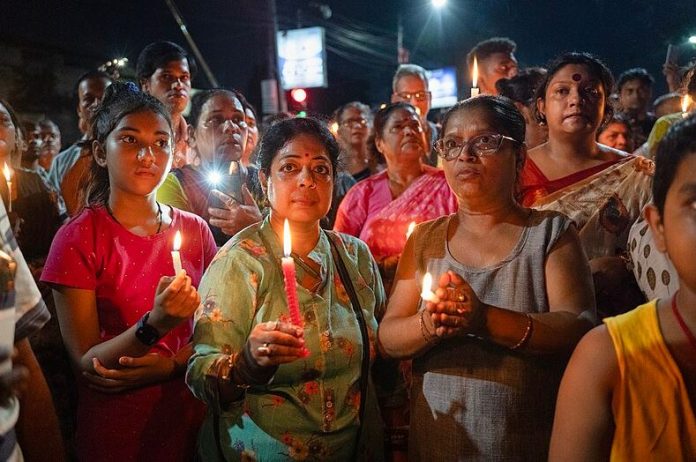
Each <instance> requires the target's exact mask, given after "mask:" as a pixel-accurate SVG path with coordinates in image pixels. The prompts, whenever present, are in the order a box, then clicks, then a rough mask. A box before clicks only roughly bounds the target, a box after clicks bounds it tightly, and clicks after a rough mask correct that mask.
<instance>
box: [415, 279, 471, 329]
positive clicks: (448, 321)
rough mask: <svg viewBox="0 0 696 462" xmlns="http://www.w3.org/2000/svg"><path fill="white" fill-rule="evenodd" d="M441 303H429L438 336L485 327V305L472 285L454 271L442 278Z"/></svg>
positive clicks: (440, 285)
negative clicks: (483, 321) (483, 324)
mask: <svg viewBox="0 0 696 462" xmlns="http://www.w3.org/2000/svg"><path fill="white" fill-rule="evenodd" d="M435 295H437V298H438V301H437V302H435V303H433V302H428V303H426V309H427V310H428V312H430V316H431V319H432V321H433V324H434V325H435V333H436V335H437V336H438V337H453V336H455V335H460V334H468V333H472V332H476V331H477V330H478V329H479V328H480V327H481V326H480V324H481V320H482V316H483V310H484V308H485V305H484V304H483V303H482V302H481V301H480V300H479V299H478V297H477V296H476V293H474V291H473V289H472V288H471V286H470V285H469V284H468V283H467V282H466V281H465V280H464V279H462V277H461V276H459V275H458V274H456V273H454V272H453V271H447V272H446V273H445V274H443V275H442V276H440V281H439V282H438V288H437V289H436V290H435Z"/></svg>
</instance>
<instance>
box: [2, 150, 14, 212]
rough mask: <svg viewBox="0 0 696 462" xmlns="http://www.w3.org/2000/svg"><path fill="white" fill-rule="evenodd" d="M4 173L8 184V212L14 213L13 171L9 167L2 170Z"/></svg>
mask: <svg viewBox="0 0 696 462" xmlns="http://www.w3.org/2000/svg"><path fill="white" fill-rule="evenodd" d="M2 173H4V174H5V181H6V182H7V201H8V202H7V211H8V212H12V169H11V168H10V167H8V166H7V162H5V166H4V167H3V168H2Z"/></svg>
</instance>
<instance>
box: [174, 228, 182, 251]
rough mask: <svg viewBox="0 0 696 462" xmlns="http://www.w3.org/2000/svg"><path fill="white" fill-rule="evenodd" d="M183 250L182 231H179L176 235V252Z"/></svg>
mask: <svg viewBox="0 0 696 462" xmlns="http://www.w3.org/2000/svg"><path fill="white" fill-rule="evenodd" d="M180 248H181V231H177V232H176V234H175V235H174V249H173V250H174V251H175V252H178V251H179V249H180Z"/></svg>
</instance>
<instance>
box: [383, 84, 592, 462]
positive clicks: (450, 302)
mask: <svg viewBox="0 0 696 462" xmlns="http://www.w3.org/2000/svg"><path fill="white" fill-rule="evenodd" d="M441 133H442V134H441V138H440V139H439V140H438V142H437V144H436V149H437V151H438V154H439V155H440V157H442V158H443V168H444V173H445V176H446V178H447V182H448V183H449V185H450V187H451V188H452V190H453V191H454V192H455V194H456V195H457V199H458V200H459V209H458V210H457V212H456V213H455V214H452V215H449V216H445V217H441V218H438V219H436V220H433V221H430V222H427V223H424V224H422V225H420V226H418V227H416V229H415V231H414V232H413V234H412V235H411V237H410V238H409V240H408V242H407V243H406V248H405V249H404V253H403V254H402V257H401V260H400V262H399V267H398V270H397V273H396V278H395V281H394V288H393V291H392V294H391V297H390V299H389V305H388V308H387V313H386V314H385V316H384V319H383V321H382V323H381V325H380V329H379V340H380V342H381V344H382V346H383V347H384V350H385V352H386V353H387V354H388V355H389V356H391V357H393V358H400V359H406V358H413V383H412V386H411V432H410V439H409V460H416V461H417V460H486V461H488V460H545V459H546V457H547V452H548V444H549V437H550V434H551V425H552V422H553V411H554V403H555V398H556V392H557V389H558V383H559V381H560V378H561V374H562V366H563V361H564V359H565V355H567V354H568V353H570V352H571V351H572V349H573V347H574V346H575V344H576V343H577V342H578V340H579V339H580V338H581V337H582V335H583V334H584V333H585V332H586V331H587V330H588V329H589V328H590V327H591V326H592V319H593V317H594V299H593V297H592V282H591V279H590V272H589V268H588V265H587V260H586V259H585V256H584V254H583V251H582V248H581V246H580V242H579V239H578V236H577V233H576V232H575V229H574V228H573V227H572V225H571V222H570V220H568V219H567V218H566V217H565V216H563V215H561V214H559V213H555V212H539V211H535V210H532V209H527V208H524V207H522V206H521V205H520V204H519V203H517V201H516V200H515V183H516V180H517V177H518V175H519V172H520V169H521V168H522V165H523V163H524V158H525V153H526V149H525V146H524V143H522V142H521V141H520V140H522V139H523V138H524V134H525V124H524V118H523V117H522V115H521V114H520V112H519V111H518V110H517V109H516V108H515V106H514V105H513V104H512V102H510V101H509V100H508V99H506V98H501V97H495V96H480V97H477V98H472V99H468V100H465V101H462V102H460V103H458V104H457V105H456V106H454V107H453V108H452V109H450V111H449V112H448V113H447V114H446V115H445V117H444V119H443V123H442V132H441ZM426 272H429V273H430V274H431V275H432V277H433V280H434V288H433V290H435V297H436V298H434V299H432V301H430V302H427V303H426V302H425V301H423V300H422V299H421V295H420V294H421V292H422V291H423V287H422V284H421V281H422V280H423V277H424V275H425V273H426Z"/></svg>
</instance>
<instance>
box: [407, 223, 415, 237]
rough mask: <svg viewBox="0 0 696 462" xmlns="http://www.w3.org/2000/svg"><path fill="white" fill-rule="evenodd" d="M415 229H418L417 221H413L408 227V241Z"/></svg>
mask: <svg viewBox="0 0 696 462" xmlns="http://www.w3.org/2000/svg"><path fill="white" fill-rule="evenodd" d="M415 227H416V222H415V221H412V222H411V223H410V224H409V225H408V230H406V239H408V238H409V237H411V233H412V232H413V230H414V228H415Z"/></svg>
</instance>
